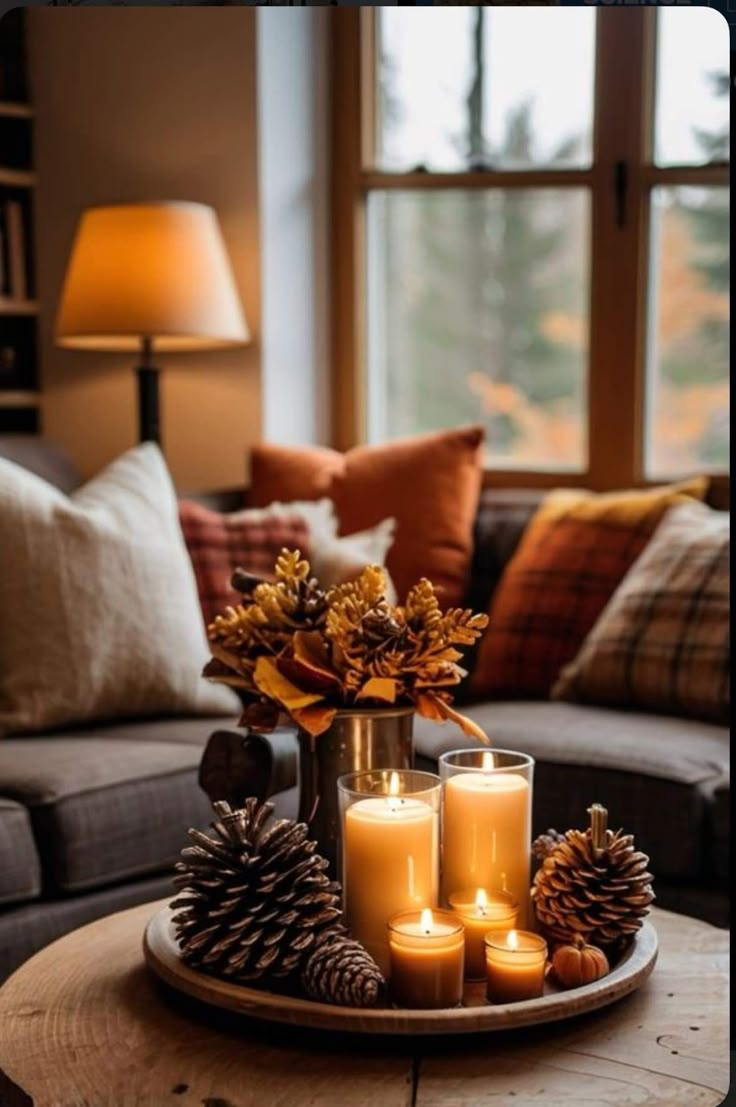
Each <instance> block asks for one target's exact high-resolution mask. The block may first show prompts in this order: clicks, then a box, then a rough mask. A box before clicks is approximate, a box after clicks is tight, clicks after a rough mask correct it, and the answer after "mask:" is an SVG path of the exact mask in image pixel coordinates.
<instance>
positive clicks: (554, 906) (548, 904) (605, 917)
mask: <svg viewBox="0 0 736 1107" xmlns="http://www.w3.org/2000/svg"><path fill="white" fill-rule="evenodd" d="M590 815H591V826H590V829H589V830H586V831H580V830H568V832H567V834H566V835H565V836H564V839H563V840H562V841H561V842H558V843H557V844H556V845H554V846H553V848H552V849H551V850H550V852H549V853H548V854H547V856H546V858H545V860H544V861H543V863H542V866H541V868H540V869H539V871H538V872H537V874H536V876H535V877H534V886H533V888H532V899H533V902H534V906H535V910H536V915H537V920H538V922H539V925H540V928H541V929H542V931H543V933H544V934H545V936H546V937H547V938H548V940H549V941H550V942H551V943H561V942H569V941H572V940H573V939H574V938H575V936H576V935H580V936H581V937H582V938H584V939H585V941H586V942H588V943H589V944H590V945H594V946H601V947H603V948H604V949H605V948H607V949H609V950H611V949H614V950H618V949H621V948H622V947H623V946H625V945H627V944H628V942H629V941H630V940H631V939H632V938H633V936H634V934H635V933H636V931H637V930H639V928H640V927H641V925H642V921H643V919H644V918H645V916H646V915H648V914H649V905H650V903H652V901H653V900H654V892H653V891H652V876H651V873H649V872H648V871H647V865H648V864H649V858H648V857H647V856H646V854H644V853H640V852H639V851H638V850H636V849H635V848H634V838H633V835H631V834H624V833H623V832H622V831H621V830H617V831H616V832H615V833H613V831H611V830H608V829H607V826H606V823H607V819H608V812H607V811H606V809H605V807H602V806H601V805H600V804H594V805H593V807H591V808H590ZM543 837H544V836H543Z"/></svg>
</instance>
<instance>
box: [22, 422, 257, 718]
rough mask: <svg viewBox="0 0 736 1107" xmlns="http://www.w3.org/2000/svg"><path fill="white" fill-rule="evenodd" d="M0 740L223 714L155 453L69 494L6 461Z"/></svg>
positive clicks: (225, 700) (141, 450)
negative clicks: (208, 674) (206, 676)
mask: <svg viewBox="0 0 736 1107" xmlns="http://www.w3.org/2000/svg"><path fill="white" fill-rule="evenodd" d="M0 551H1V554H0V556H1V557H2V568H1V571H0V733H3V732H5V733H8V732H10V733H23V732H34V731H39V730H45V729H47V728H50V727H59V726H64V725H67V724H71V723H81V722H86V721H92V720H101V719H119V718H126V717H127V718H130V717H136V716H146V715H161V714H170V715H191V714H194V715H231V714H233V715H234V714H236V713H237V712H238V710H239V701H238V698H237V696H236V695H235V694H234V693H233V692H232V691H231V690H230V689H229V688H224V687H222V686H220V685H213V684H210V683H209V682H208V681H206V680H203V679H202V677H201V675H200V674H201V670H202V666H203V665H204V664H205V662H206V661H207V659H208V657H209V650H208V648H207V641H206V637H205V632H204V626H203V623H202V616H201V614H200V610H199V601H198V599H197V589H196V585H195V581H194V573H193V571H192V566H191V563H190V561H189V556H188V554H187V550H186V546H185V545H184V539H183V536H182V533H181V530H180V528H179V520H178V509H177V501H176V494H175V492H174V488H173V485H172V483H171V478H170V476H169V473H168V470H167V468H166V464H165V462H164V459H163V457H162V455H161V452H160V451H159V449H158V447H156V446H154V445H153V444H152V443H145V444H144V445H141V446H137V447H136V448H135V449H132V450H129V451H128V452H127V453H125V454H123V455H122V457H119V458H118V459H117V460H116V461H114V462H113V463H112V464H111V465H109V466H108V467H107V468H106V469H105V470H104V471H103V472H102V473H100V474H99V475H98V476H97V477H95V478H94V479H93V480H91V481H90V482H89V483H88V484H85V485H84V486H83V487H82V488H80V489H79V490H78V491H76V492H74V493H73V494H72V495H71V496H66V495H65V494H64V493H63V492H60V491H59V490H58V489H56V488H54V487H53V485H51V484H48V483H47V482H46V481H44V480H41V479H40V478H39V477H37V476H35V475H34V474H32V473H30V472H28V471H27V470H25V469H22V468H21V467H20V466H17V465H14V464H13V463H12V462H10V461H5V460H2V459H0Z"/></svg>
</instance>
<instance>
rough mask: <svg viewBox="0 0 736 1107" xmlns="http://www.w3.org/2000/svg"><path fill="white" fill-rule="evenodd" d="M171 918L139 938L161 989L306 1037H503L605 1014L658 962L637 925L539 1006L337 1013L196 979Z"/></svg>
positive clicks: (648, 935) (159, 918)
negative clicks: (595, 975)
mask: <svg viewBox="0 0 736 1107" xmlns="http://www.w3.org/2000/svg"><path fill="white" fill-rule="evenodd" d="M172 915H173V912H172V911H171V908H170V907H169V906H164V907H162V908H160V909H159V910H158V911H157V912H156V913H155V914H154V915H153V916H152V917H151V918H150V919H149V921H148V923H147V924H146V928H145V931H144V934H143V954H144V957H145V961H146V964H147V965H148V967H149V969H150V970H151V971H152V972H153V973H154V974H155V975H156V976H158V977H159V978H160V979H162V980H163V981H164V982H165V983H166V984H168V985H169V986H171V987H172V988H174V989H175V990H177V991H180V992H184V993H185V994H186V995H190V996H192V997H194V998H195V999H198V1000H200V1001H202V1002H204V1003H207V1004H209V1005H210V1006H214V1007H220V1008H224V1009H226V1010H230V1011H233V1012H236V1013H238V1014H241V1015H246V1016H248V1017H250V1018H256V1019H261V1020H265V1021H268V1022H276V1023H281V1024H285V1025H291V1026H302V1027H304V1028H307V1029H310V1030H332V1031H339V1032H346V1033H360V1034H384V1035H386V1034H389V1035H426V1034H472V1033H476V1034H477V1033H488V1032H490V1031H498V1030H510V1029H513V1028H514V1027H518V1026H532V1025H537V1024H542V1023H548V1022H557V1021H559V1020H561V1019H566V1018H572V1017H574V1016H575V1015H580V1014H584V1013H586V1012H588V1011H595V1010H597V1009H599V1008H601V1007H606V1006H608V1005H609V1004H611V1003H615V1002H616V1001H617V1000H619V999H622V998H623V997H624V996H626V995H629V994H630V993H631V992H633V991H636V989H637V988H639V987H641V985H642V984H643V983H644V981H645V980H646V979H647V978H648V977H649V975H650V973H651V972H652V970H653V969H654V966H655V964H656V961H657V953H658V939H657V932H656V930H655V928H654V926H653V925H652V923H651V922H649V921H648V920H646V919H645V920H644V923H643V925H642V927H641V929H640V930H639V931H638V932H637V935H636V937H635V940H634V943H633V945H632V947H631V949H630V951H629V952H628V953H627V955H626V956H625V957H624V959H623V960H622V961H620V962H619V964H618V965H616V967H615V968H614V969H612V970H611V972H610V973H609V974H608V975H607V976H605V977H603V978H602V979H601V980H597V981H594V982H593V983H591V984H586V985H583V986H581V987H579V988H571V989H569V990H567V991H560V992H552V993H547V994H546V995H544V996H541V997H540V998H538V999H530V1000H522V1001H520V1002H517V1003H507V1004H488V1005H479V1006H470V1007H454V1008H440V1009H432V1010H419V1009H411V1008H394V1007H371V1008H360V1007H339V1006H337V1005H335V1004H329V1003H318V1002H316V1001H314V1000H311V999H303V998H301V997H299V996H291V995H284V994H282V993H278V992H270V991H268V990H266V989H264V988H250V987H248V986H247V985H244V984H235V983H232V982H231V981H226V980H221V979H219V978H218V977H214V976H209V975H207V974H206V973H202V972H198V971H197V970H196V969H192V968H190V967H189V966H188V965H186V964H185V963H184V962H183V961H182V959H181V956H180V954H179V950H178V946H177V943H176V938H175V936H174V933H173V927H172V925H171V919H172Z"/></svg>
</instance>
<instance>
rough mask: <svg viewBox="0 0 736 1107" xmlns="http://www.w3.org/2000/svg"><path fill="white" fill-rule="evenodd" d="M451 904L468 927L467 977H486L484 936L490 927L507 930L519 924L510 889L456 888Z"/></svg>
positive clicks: (466, 944) (466, 941)
mask: <svg viewBox="0 0 736 1107" xmlns="http://www.w3.org/2000/svg"><path fill="white" fill-rule="evenodd" d="M450 906H451V907H452V909H453V911H454V912H455V914H456V915H457V916H458V918H459V919H461V920H462V924H463V926H464V927H465V979H466V980H485V976H486V950H485V944H484V939H485V936H486V934H488V933H489V931H497V930H502V931H504V932H507V931H509V930H512V929H513V928H514V927H515V926H516V919H517V915H518V905H517V903H516V900H515V899H514V897H513V896H512V895H510V894H509V893H508V892H487V891H486V890H485V888H477V889H476V890H475V891H474V892H473V891H472V890H466V891H464V892H453V894H452V895H451V896H450Z"/></svg>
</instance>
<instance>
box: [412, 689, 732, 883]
mask: <svg viewBox="0 0 736 1107" xmlns="http://www.w3.org/2000/svg"><path fill="white" fill-rule="evenodd" d="M464 710H465V711H466V713H467V714H468V715H470V716H471V717H472V718H473V719H474V720H475V721H476V722H477V723H479V725H480V726H481V727H483V729H484V730H485V731H486V732H487V734H488V735H489V736H490V737H491V740H492V742H493V744H494V745H495V746H497V747H499V748H504V749H515V750H520V751H522V752H524V753H527V754H530V755H531V756H532V757H533V758H534V759H535V761H536V768H535V785H534V832H535V834H537V833H539V832H540V831H542V830H545V829H547V827H549V826H554V827H556V828H557V829H558V830H567V829H568V828H569V827H573V826H577V827H581V826H585V825H586V823H587V814H586V811H587V808H588V807H589V806H590V804H591V803H593V802H594V801H598V802H600V803H603V804H605V806H606V807H607V808H608V809H609V812H610V822H611V825H612V826H623V827H625V828H626V829H628V830H630V831H631V832H632V833H633V834H635V835H636V837H637V840H638V843H639V846H640V848H641V849H643V850H645V852H647V853H648V854H650V856H651V859H652V871H653V872H654V873H655V875H656V874H657V873H658V872H659V873H661V874H662V875H663V876H665V875H666V876H669V877H678V878H679V877H702V876H703V875H704V874H708V873H709V872H710V871H711V870H712V857H713V853H714V850H715V848H716V842H715V841H714V837H713V831H712V828H711V821H712V807H713V798H712V791H713V787H714V784H715V782H720V785H721V787H722V788H726V789H727V788H728V784H727V783H725V782H727V780H728V766H729V737H728V730H727V729H726V728H725V727H719V726H714V725H712V724H709V723H700V722H694V721H692V720H685V719H678V718H670V717H665V716H656V715H642V714H635V713H633V712H631V713H630V712H623V711H612V710H605V709H602V708H592V707H583V706H581V705H577V704H566V703H538V702H518V703H508V702H505V703H483V704H475V705H474V706H471V707H470V708H466V709H464ZM414 729H415V735H416V748H417V754H418V758H419V761H418V764H417V767H418V768H422V767H431V766H430V765H428V764H427V762H431V763H434V762H435V761H436V759H437V757H438V756H439V755H440V754H441V753H444V752H445V751H446V750H451V749H461V748H464V747H466V746H468V745H469V744H470V743H469V742H468V741H467V739H465V738H463V735H462V734H461V733H460V732H459V731H458V730H457V729H456V728H454V727H452V726H451V725H449V724H445V725H444V726H437V725H436V724H433V723H431V722H428V721H426V720H424V719H419V718H417V719H416V720H415V727H414ZM663 811H666V812H667V818H666V819H663V818H662V812H663ZM722 830H723V828H721V834H722Z"/></svg>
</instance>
